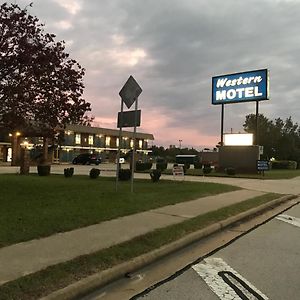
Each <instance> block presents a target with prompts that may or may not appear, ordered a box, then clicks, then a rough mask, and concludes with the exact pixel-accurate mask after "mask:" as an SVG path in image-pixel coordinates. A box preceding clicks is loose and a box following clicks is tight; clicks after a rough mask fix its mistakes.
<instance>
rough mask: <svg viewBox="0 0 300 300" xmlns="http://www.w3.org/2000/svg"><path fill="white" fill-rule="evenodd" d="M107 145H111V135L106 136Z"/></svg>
mask: <svg viewBox="0 0 300 300" xmlns="http://www.w3.org/2000/svg"><path fill="white" fill-rule="evenodd" d="M105 145H106V146H110V136H107V137H106V138H105Z"/></svg>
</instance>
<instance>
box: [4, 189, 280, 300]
mask: <svg viewBox="0 0 300 300" xmlns="http://www.w3.org/2000/svg"><path fill="white" fill-rule="evenodd" d="M281 196H282V195H277V194H265V195H262V196H259V197H255V198H252V199H248V200H246V201H243V202H240V203H238V204H234V205H231V206H228V207H224V208H221V209H219V210H217V211H213V212H209V213H206V214H204V215H201V216H198V217H195V218H192V219H189V220H187V221H184V222H182V223H179V224H176V225H171V226H168V227H166V228H162V229H158V230H155V231H153V232H150V233H148V234H145V235H143V236H140V237H137V238H135V239H133V240H130V241H128V242H124V243H122V244H119V245H115V246H112V247H110V248H108V249H104V250H101V251H98V252H96V253H94V254H91V255H84V256H81V257H78V258H76V259H74V260H72V261H69V262H65V263H61V264H58V265H55V266H51V267H48V268H47V269H44V270H41V271H39V272H37V273H34V274H31V275H27V276H24V277H22V278H20V279H17V280H14V281H12V282H8V283H6V284H4V285H2V286H0V295H1V296H0V298H1V300H12V299H15V300H17V299H22V300H35V299H39V298H40V297H42V296H45V295H47V294H49V293H51V292H53V291H55V290H57V289H59V288H63V287H65V286H67V285H69V284H71V283H73V282H75V281H77V280H79V279H82V278H84V277H86V276H88V275H91V274H94V273H97V272H99V271H102V270H105V269H108V268H110V267H112V266H114V265H117V264H120V263H122V262H124V261H127V260H130V259H132V258H134V257H137V256H139V255H142V254H144V253H146V252H149V251H151V250H154V249H157V248H159V247H161V246H162V245H165V244H167V243H170V242H172V241H174V240H176V239H179V238H181V237H183V236H185V235H186V234H188V233H191V232H193V231H196V230H199V229H202V228H204V227H206V226H208V225H211V224H213V223H215V222H217V221H221V220H224V219H226V218H228V217H230V216H233V215H236V214H238V213H240V212H243V211H246V210H248V209H250V208H253V207H256V206H259V205H261V204H263V203H266V202H269V201H271V200H273V199H276V198H278V197H281Z"/></svg>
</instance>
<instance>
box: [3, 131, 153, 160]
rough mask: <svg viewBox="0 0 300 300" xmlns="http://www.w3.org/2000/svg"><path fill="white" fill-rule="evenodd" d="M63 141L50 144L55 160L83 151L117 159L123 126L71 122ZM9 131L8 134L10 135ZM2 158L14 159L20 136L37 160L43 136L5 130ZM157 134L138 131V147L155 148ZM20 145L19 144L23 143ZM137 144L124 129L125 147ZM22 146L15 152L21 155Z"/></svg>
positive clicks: (125, 149)
mask: <svg viewBox="0 0 300 300" xmlns="http://www.w3.org/2000/svg"><path fill="white" fill-rule="evenodd" d="M58 134H59V135H60V143H58V145H52V144H51V143H50V144H49V145H50V147H49V152H51V159H52V162H70V161H72V159H73V158H74V157H75V156H77V155H78V154H80V153H84V152H92V153H99V154H100V155H101V157H102V159H103V160H104V161H105V160H107V161H114V160H115V158H116V154H117V150H118V147H119V143H120V141H119V130H116V129H108V128H101V127H90V126H83V125H68V126H67V127H66V128H65V129H64V130H62V131H58ZM6 135H7V136H6ZM0 138H1V139H0V154H1V155H0V161H5V162H6V161H11V158H12V157H11V156H12V140H13V139H18V143H17V144H18V145H21V146H22V145H24V142H26V146H27V147H28V149H29V150H30V157H31V159H32V160H33V161H34V160H35V158H37V157H38V156H39V155H40V154H41V148H42V145H43V139H42V137H26V136H24V135H23V134H22V133H19V134H18V136H16V133H12V134H10V135H9V134H4V135H3V136H0ZM153 140H154V137H153V134H149V133H140V132H137V133H136V145H135V147H136V151H137V152H138V153H139V154H140V155H142V154H143V155H147V154H149V153H150V152H151V150H150V149H149V141H153ZM21 146H19V147H21ZM132 148H133V132H130V131H124V130H123V131H122V140H121V151H122V152H123V153H124V154H126V153H128V152H129V151H130V150H131V149H132ZM19 150H20V149H17V151H14V155H16V156H18V157H19V156H20V151H19ZM17 161H18V159H17Z"/></svg>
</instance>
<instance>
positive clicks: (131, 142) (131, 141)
mask: <svg viewBox="0 0 300 300" xmlns="http://www.w3.org/2000/svg"><path fill="white" fill-rule="evenodd" d="M130 147H131V148H133V140H130Z"/></svg>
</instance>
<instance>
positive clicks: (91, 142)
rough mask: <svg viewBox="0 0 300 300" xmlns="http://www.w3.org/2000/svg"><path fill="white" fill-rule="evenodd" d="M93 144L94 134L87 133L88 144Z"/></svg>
mask: <svg viewBox="0 0 300 300" xmlns="http://www.w3.org/2000/svg"><path fill="white" fill-rule="evenodd" d="M93 144H94V136H93V135H89V145H93Z"/></svg>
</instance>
